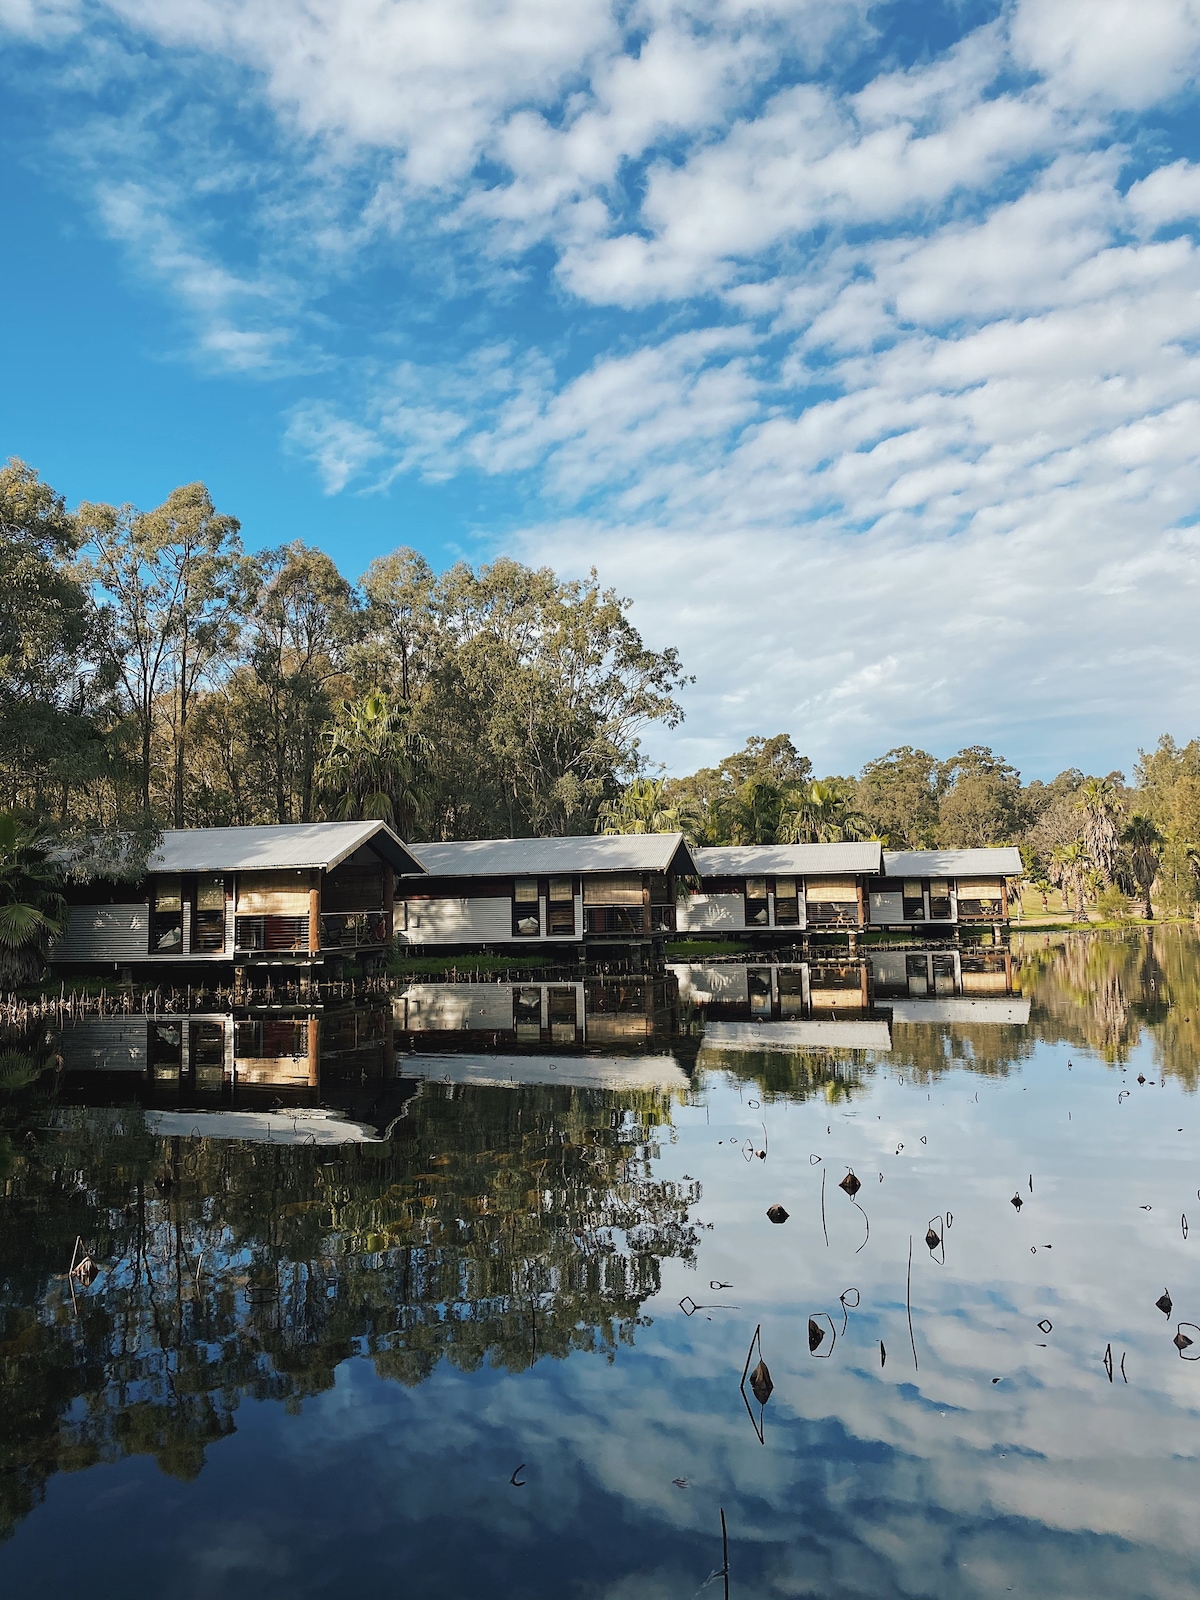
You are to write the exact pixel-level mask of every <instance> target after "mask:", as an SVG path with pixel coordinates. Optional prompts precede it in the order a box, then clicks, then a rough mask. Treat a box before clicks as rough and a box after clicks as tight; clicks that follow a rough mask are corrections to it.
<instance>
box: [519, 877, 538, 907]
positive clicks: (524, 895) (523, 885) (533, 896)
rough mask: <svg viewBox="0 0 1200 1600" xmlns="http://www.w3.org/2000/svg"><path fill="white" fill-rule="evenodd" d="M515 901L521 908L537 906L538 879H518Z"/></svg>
mask: <svg viewBox="0 0 1200 1600" xmlns="http://www.w3.org/2000/svg"><path fill="white" fill-rule="evenodd" d="M513 899H514V900H515V901H516V902H517V904H518V905H519V906H529V905H533V906H535V905H537V900H538V890H537V879H536V878H518V879H517V881H516V884H515V885H514V887H513Z"/></svg>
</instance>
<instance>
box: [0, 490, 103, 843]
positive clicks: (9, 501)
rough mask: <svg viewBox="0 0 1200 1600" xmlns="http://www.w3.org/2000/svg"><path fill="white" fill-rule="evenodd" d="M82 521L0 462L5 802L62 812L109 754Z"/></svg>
mask: <svg viewBox="0 0 1200 1600" xmlns="http://www.w3.org/2000/svg"><path fill="white" fill-rule="evenodd" d="M79 538H80V533H79V524H78V521H77V519H76V518H75V517H74V516H72V515H71V514H70V513H69V512H68V511H67V509H66V505H65V503H64V501H63V498H62V496H61V495H60V494H57V493H55V491H54V490H53V489H52V488H51V487H50V485H49V484H46V483H43V482H42V480H41V479H40V478H39V477H38V475H37V473H36V472H35V471H34V470H33V469H32V468H31V467H28V466H26V464H25V463H24V462H22V461H18V460H15V459H14V460H11V461H9V462H8V463H7V465H6V466H4V467H0V774H2V775H3V784H4V801H5V803H7V804H8V805H9V806H21V807H22V808H23V809H25V810H27V811H30V812H32V813H33V814H35V815H36V814H40V813H42V812H44V811H46V810H48V808H49V805H50V799H51V795H52V794H53V795H54V796H55V799H56V809H57V810H58V812H59V815H60V816H64V817H65V816H66V815H67V813H68V810H69V805H70V795H71V792H72V789H73V788H77V787H78V786H79V785H81V784H83V783H86V782H87V781H88V779H89V778H91V777H92V776H94V775H95V773H96V772H97V771H100V770H102V768H103V765H104V760H105V750H104V748H103V745H104V739H103V735H104V731H105V722H104V717H105V711H106V707H105V704H104V700H105V693H104V691H105V682H106V680H105V648H104V637H103V626H102V621H101V618H100V616H99V614H98V612H97V610H96V608H95V606H94V604H93V602H92V600H91V597H90V595H89V593H88V591H87V586H86V584H85V583H84V582H82V581H81V580H80V576H79V573H78V572H77V570H76V568H75V556H76V552H77V549H78V545H79Z"/></svg>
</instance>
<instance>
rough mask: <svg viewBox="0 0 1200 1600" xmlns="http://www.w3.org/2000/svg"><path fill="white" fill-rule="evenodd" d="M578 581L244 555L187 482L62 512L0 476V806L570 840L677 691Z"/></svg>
mask: <svg viewBox="0 0 1200 1600" xmlns="http://www.w3.org/2000/svg"><path fill="white" fill-rule="evenodd" d="M628 612H629V602H628V601H627V600H625V599H622V598H621V597H620V596H619V595H617V594H616V593H615V592H614V591H612V590H611V589H605V588H602V587H601V585H600V583H599V581H598V580H597V578H596V575H595V573H594V572H593V574H592V575H591V576H590V577H589V578H588V579H586V580H584V581H561V580H559V579H558V578H557V577H556V576H555V574H554V573H553V572H552V571H550V570H549V569H548V568H538V569H533V568H530V567H527V566H523V565H522V564H521V563H519V562H517V561H512V560H508V559H504V558H501V559H498V560H496V561H494V562H492V563H490V564H488V565H485V566H482V567H480V568H478V569H476V568H472V567H471V566H469V565H468V564H466V563H459V564H457V565H455V566H453V567H451V568H450V569H449V570H448V571H446V572H443V573H440V574H437V573H435V572H434V571H433V570H432V568H431V567H430V566H429V564H428V563H427V562H426V561H425V560H424V558H423V557H422V556H420V555H418V554H417V553H416V552H415V551H413V550H409V549H399V550H397V551H395V552H393V553H392V554H390V555H387V556H383V557H380V558H379V559H377V560H375V561H373V562H372V563H371V565H370V567H369V568H368V570H367V572H366V573H365V574H364V575H363V577H362V579H361V580H360V581H359V582H358V583H352V582H350V581H349V580H348V579H347V578H346V577H345V576H343V574H342V573H341V572H339V570H338V568H337V566H336V565H335V563H334V562H333V560H332V559H331V558H330V557H329V556H328V555H326V554H325V553H324V552H323V551H321V550H318V549H315V548H313V547H311V546H309V545H306V544H304V543H302V542H301V541H299V540H294V541H292V542H290V543H287V544H284V545H281V546H279V547H277V548H274V549H269V550H262V551H256V552H249V551H247V549H246V548H245V546H244V544H243V541H242V535H241V528H240V525H239V523H238V520H237V519H236V518H235V517H233V516H229V515H227V514H224V513H221V512H218V510H217V509H216V508H215V506H214V505H213V502H212V498H211V496H210V495H209V493H208V491H207V489H206V488H205V487H204V485H203V484H200V483H194V484H188V485H185V486H183V487H182V488H179V489H176V490H175V491H174V492H173V493H172V494H170V495H169V496H168V497H167V499H166V500H165V501H164V502H163V504H162V505H160V506H158V507H156V508H154V509H153V510H150V511H140V510H137V509H136V508H135V507H133V506H128V505H126V506H110V505H101V504H90V503H85V504H83V505H81V506H79V507H78V508H77V509H76V510H75V511H73V512H72V511H69V510H68V509H67V507H66V505H65V503H64V501H63V498H62V496H61V495H59V494H57V493H56V492H55V491H54V490H53V489H52V488H51V487H50V486H49V485H47V484H46V483H44V482H43V481H42V480H41V479H40V478H39V477H38V475H37V473H36V472H34V471H33V470H32V469H31V468H30V467H28V466H26V465H25V464H24V463H22V462H20V461H15V460H14V461H10V462H9V464H8V465H7V466H6V467H5V468H3V469H0V786H2V793H0V806H3V808H5V809H7V810H8V811H9V812H11V813H14V814H16V815H18V816H20V817H21V818H22V819H24V820H26V821H29V822H32V823H35V824H37V825H39V826H51V827H56V828H59V829H62V830H67V831H71V830H74V831H76V832H84V831H90V832H93V833H103V832H105V831H107V832H110V833H111V832H114V831H119V830H122V829H130V828H133V829H136V828H142V829H154V828H162V827H213V826H223V825H236V824H246V823H286V822H301V821H310V820H314V819H330V818H335V817H360V816H378V817H382V818H385V819H387V820H388V821H391V822H393V823H394V824H395V825H396V827H397V828H398V829H399V831H400V832H401V833H402V834H404V835H405V836H406V837H410V838H421V837H424V838H439V837H442V838H450V837H482V836H488V835H493V836H494V835H519V834H549V833H573V832H574V833H586V832H590V831H591V829H592V827H593V825H594V822H595V818H596V815H597V812H598V810H599V807H600V806H601V805H602V803H603V802H604V801H605V800H606V799H609V798H611V797H612V796H614V795H615V794H617V793H618V792H619V791H620V788H621V786H622V784H623V783H624V782H625V781H626V780H628V778H629V777H631V776H632V775H633V774H634V773H636V772H637V770H638V768H639V764H640V753H639V744H638V740H639V735H640V733H641V731H642V729H643V728H644V727H645V725H646V724H647V723H649V722H654V721H660V722H664V723H666V724H667V725H668V726H673V725H674V724H675V723H677V722H678V721H679V720H680V718H681V715H682V713H681V711H680V708H679V705H678V703H677V700H676V698H675V694H676V691H677V690H678V688H679V687H680V686H681V684H682V683H683V681H684V678H683V673H682V670H681V667H680V663H679V659H678V656H677V654H676V652H675V651H674V650H672V649H664V650H661V651H656V650H652V649H649V648H648V647H647V646H646V645H645V644H644V643H643V641H642V639H641V636H640V635H639V633H638V631H637V629H636V628H635V627H634V626H633V624H632V623H631V621H630V619H629V615H628Z"/></svg>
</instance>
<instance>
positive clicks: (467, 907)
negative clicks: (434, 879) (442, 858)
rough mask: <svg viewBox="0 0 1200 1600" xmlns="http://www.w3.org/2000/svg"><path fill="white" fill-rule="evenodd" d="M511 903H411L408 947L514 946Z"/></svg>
mask: <svg viewBox="0 0 1200 1600" xmlns="http://www.w3.org/2000/svg"><path fill="white" fill-rule="evenodd" d="M512 936H513V933H512V901H511V900H499V899H487V900H483V899H481V900H458V899H454V900H449V899H447V900H410V901H409V902H408V931H407V933H406V934H405V935H404V937H405V939H406V940H407V942H408V943H409V944H511V942H512Z"/></svg>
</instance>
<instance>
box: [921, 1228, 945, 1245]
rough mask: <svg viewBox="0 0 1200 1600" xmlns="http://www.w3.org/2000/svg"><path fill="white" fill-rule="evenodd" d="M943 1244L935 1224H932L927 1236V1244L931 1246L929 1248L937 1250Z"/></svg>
mask: <svg viewBox="0 0 1200 1600" xmlns="http://www.w3.org/2000/svg"><path fill="white" fill-rule="evenodd" d="M941 1242H942V1240H941V1235H940V1234H939V1233H938V1231H937V1229H936V1228H935V1227H934V1226H933V1224H932V1223H930V1225H929V1229H928V1231H927V1233H926V1234H925V1243H926V1244H927V1245H928V1246H929V1248H930V1249H931V1250H936V1249H937V1247H938V1245H940V1244H941Z"/></svg>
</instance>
